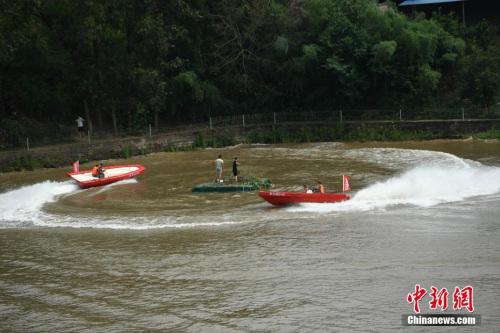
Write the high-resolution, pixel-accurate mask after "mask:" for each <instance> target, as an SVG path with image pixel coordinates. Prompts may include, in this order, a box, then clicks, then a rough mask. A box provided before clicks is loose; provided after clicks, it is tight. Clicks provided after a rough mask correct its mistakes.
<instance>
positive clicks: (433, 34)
mask: <svg viewBox="0 0 500 333" xmlns="http://www.w3.org/2000/svg"><path fill="white" fill-rule="evenodd" d="M0 73H1V76H0V113H1V115H2V116H1V119H0V122H1V126H2V131H3V136H4V137H5V136H7V135H11V134H12V133H17V134H19V133H20V132H22V131H35V130H36V127H37V125H36V124H37V123H38V122H45V123H50V124H62V123H66V124H71V125H74V119H75V118H76V117H77V115H82V116H83V117H84V118H86V119H87V124H88V125H89V127H90V129H92V128H94V129H96V128H97V129H113V128H114V129H115V130H117V129H130V128H135V127H143V126H144V124H147V123H153V124H155V125H158V124H165V125H169V124H175V123H179V122H193V121H199V120H202V119H203V120H204V119H206V118H207V117H208V115H222V114H234V113H243V112H251V113H256V112H266V111H269V110H273V111H284V110H304V109H325V110H330V109H339V108H342V109H345V110H348V109H350V108H351V109H353V108H356V109H361V108H367V109H369V108H380V109H382V108H400V107H403V108H412V107H415V106H461V105H463V103H464V100H466V101H468V103H471V104H476V105H481V106H484V107H488V106H490V105H493V104H494V103H496V102H497V99H498V97H499V94H500V42H499V39H498V35H497V31H496V29H495V28H494V27H492V26H491V25H490V24H488V23H485V22H482V23H479V24H476V25H473V26H468V27H463V26H462V25H461V24H460V23H459V20H456V19H455V18H454V17H452V16H437V15H436V16H434V17H432V18H430V19H425V18H424V17H423V16H417V17H416V18H408V17H406V16H404V15H403V14H401V13H399V12H398V11H397V9H396V8H395V7H391V6H389V8H383V9H382V8H380V7H378V6H377V4H376V2H372V1H368V0H335V1H332V0H305V1H304V0H243V1H232V0H130V1H125V0H82V1H74V0H57V1H54V0H27V1H26V0H0ZM89 120H90V121H89ZM32 122H34V123H33V124H32ZM20 123H22V124H23V126H20V125H19V124H20ZM30 124H31V125H30ZM51 131H55V132H57V128H55V129H52V128H51ZM6 133H7V134H6ZM9 133H11V134H9Z"/></svg>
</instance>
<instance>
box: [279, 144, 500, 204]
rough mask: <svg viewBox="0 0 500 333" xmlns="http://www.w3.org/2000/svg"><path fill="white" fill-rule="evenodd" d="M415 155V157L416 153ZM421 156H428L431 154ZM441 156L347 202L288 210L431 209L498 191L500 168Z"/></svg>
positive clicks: (499, 186)
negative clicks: (404, 207)
mask: <svg viewBox="0 0 500 333" xmlns="http://www.w3.org/2000/svg"><path fill="white" fill-rule="evenodd" d="M414 152H415V153H417V154H418V151H414ZM406 153H408V152H406ZM422 153H423V154H424V155H429V153H430V152H425V151H424V152H422ZM432 153H433V152H432ZM439 154H442V153H437V152H436V153H434V156H439ZM442 157H444V159H442V160H441V161H439V159H434V160H432V161H431V163H429V162H427V163H424V164H422V163H421V165H420V166H416V167H412V168H410V169H408V170H406V171H403V172H402V173H400V174H398V175H396V176H393V177H391V178H389V179H386V180H384V181H380V182H377V183H375V184H373V185H370V186H368V187H367V188H364V189H362V190H360V191H359V192H357V193H356V194H355V195H354V196H353V198H352V199H351V200H349V201H346V202H342V203H336V204H301V205H299V206H296V207H289V208H287V210H288V211H290V212H318V213H328V212H342V211H367V210H373V209H385V208H387V207H391V206H398V205H412V206H416V207H431V206H435V205H438V204H441V203H448V202H459V201H463V200H465V199H467V198H472V197H478V196H486V195H492V194H496V193H499V192H500V168H498V167H492V166H484V165H482V164H480V163H478V162H475V161H468V160H464V159H461V158H458V157H456V156H454V155H451V157H452V158H451V157H450V154H445V155H442ZM391 163H395V162H394V161H391Z"/></svg>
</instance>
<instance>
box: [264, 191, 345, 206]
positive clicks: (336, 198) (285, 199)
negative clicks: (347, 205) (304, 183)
mask: <svg viewBox="0 0 500 333" xmlns="http://www.w3.org/2000/svg"><path fill="white" fill-rule="evenodd" d="M259 196H260V197H261V198H263V199H264V200H266V201H267V202H269V203H270V204H272V205H274V206H286V205H292V204H298V203H334V202H341V201H346V200H349V199H350V198H351V197H350V196H349V195H348V194H345V193H297V192H268V191H260V192H259Z"/></svg>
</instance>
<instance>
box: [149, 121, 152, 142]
mask: <svg viewBox="0 0 500 333" xmlns="http://www.w3.org/2000/svg"><path fill="white" fill-rule="evenodd" d="M152 137H153V133H152V132H151V124H149V138H150V139H151V138H152Z"/></svg>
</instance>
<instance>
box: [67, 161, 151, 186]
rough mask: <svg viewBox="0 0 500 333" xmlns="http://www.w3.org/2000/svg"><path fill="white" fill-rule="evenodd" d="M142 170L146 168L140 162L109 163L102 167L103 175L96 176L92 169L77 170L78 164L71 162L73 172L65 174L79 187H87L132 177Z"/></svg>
mask: <svg viewBox="0 0 500 333" xmlns="http://www.w3.org/2000/svg"><path fill="white" fill-rule="evenodd" d="M75 163H76V162H75ZM144 170H146V168H145V167H144V166H142V165H140V164H128V165H110V166H105V167H104V177H103V178H97V177H94V176H92V170H85V171H79V170H78V164H76V165H75V164H73V172H68V173H67V175H68V177H71V178H73V179H74V180H75V181H76V182H77V183H78V185H79V186H80V187H81V188H88V187H94V186H102V185H107V184H111V183H114V182H117V181H119V180H124V179H128V178H133V177H135V176H137V175H140V174H141V173H143V172H144Z"/></svg>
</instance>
